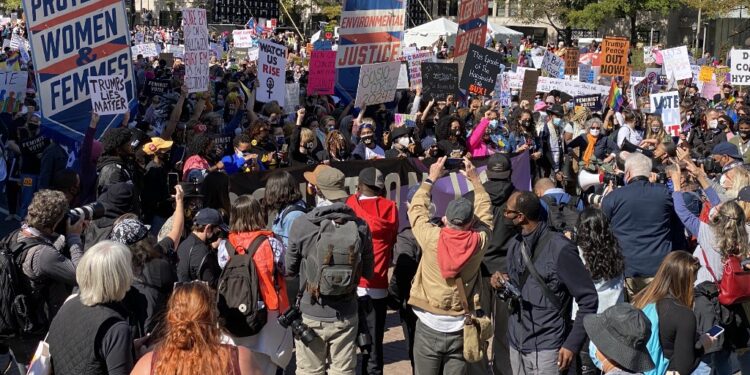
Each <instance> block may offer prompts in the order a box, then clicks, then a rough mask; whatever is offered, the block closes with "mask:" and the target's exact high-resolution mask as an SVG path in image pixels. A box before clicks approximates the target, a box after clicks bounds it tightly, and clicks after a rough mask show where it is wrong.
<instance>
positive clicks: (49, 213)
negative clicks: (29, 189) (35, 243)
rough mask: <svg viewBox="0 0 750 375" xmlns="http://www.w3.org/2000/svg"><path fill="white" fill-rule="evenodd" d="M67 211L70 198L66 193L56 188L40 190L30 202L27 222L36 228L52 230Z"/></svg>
mask: <svg viewBox="0 0 750 375" xmlns="http://www.w3.org/2000/svg"><path fill="white" fill-rule="evenodd" d="M66 212H68V200H67V199H65V194H63V193H62V192H61V191H56V190H47V189H43V190H39V191H38V192H36V194H34V198H33V199H32V200H31V204H29V209H28V214H27V215H26V224H28V225H29V226H31V227H33V228H36V229H49V230H52V229H54V228H55V226H56V225H57V223H58V222H59V221H60V220H61V219H62V218H63V217H64V216H65V213H66Z"/></svg>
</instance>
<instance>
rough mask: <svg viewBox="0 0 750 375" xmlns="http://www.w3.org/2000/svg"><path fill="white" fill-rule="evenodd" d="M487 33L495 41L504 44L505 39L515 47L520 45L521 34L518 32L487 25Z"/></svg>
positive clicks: (490, 24) (503, 27)
mask: <svg viewBox="0 0 750 375" xmlns="http://www.w3.org/2000/svg"><path fill="white" fill-rule="evenodd" d="M487 33H488V34H489V35H491V36H492V39H493V40H495V41H501V42H503V43H505V40H506V39H510V40H511V41H512V42H513V45H515V46H517V45H519V44H521V38H522V37H523V33H522V32H520V31H516V30H513V29H511V28H509V27H505V26H502V25H495V24H492V23H488V24H487Z"/></svg>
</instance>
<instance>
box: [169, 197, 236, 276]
mask: <svg viewBox="0 0 750 375" xmlns="http://www.w3.org/2000/svg"><path fill="white" fill-rule="evenodd" d="M222 232H224V233H228V232H229V231H228V228H227V227H226V225H225V224H224V219H223V218H222V217H221V214H220V213H219V211H217V210H215V209H213V208H204V209H202V210H200V211H198V213H197V214H196V215H195V217H194V218H193V228H192V231H191V232H190V234H189V235H188V236H187V238H185V240H184V241H182V242H181V243H180V246H179V247H178V248H177V255H178V257H179V259H180V260H179V262H178V263H177V281H179V282H190V281H193V280H200V281H205V282H207V283H208V284H209V285H210V286H211V287H213V288H216V284H217V282H218V281H219V276H220V275H221V268H220V267H219V261H218V258H217V255H216V248H215V246H214V245H218V240H219V237H220V236H221V233H222Z"/></svg>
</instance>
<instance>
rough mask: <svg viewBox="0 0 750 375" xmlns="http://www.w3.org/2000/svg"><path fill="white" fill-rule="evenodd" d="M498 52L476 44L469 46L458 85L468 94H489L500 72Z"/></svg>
mask: <svg viewBox="0 0 750 375" xmlns="http://www.w3.org/2000/svg"><path fill="white" fill-rule="evenodd" d="M501 58H502V57H501V56H500V53H498V52H495V51H490V50H488V49H486V48H482V47H479V46H477V45H471V47H469V53H468V54H467V55H466V64H465V65H464V72H463V74H462V75H461V83H460V87H461V88H462V89H464V90H466V91H467V92H468V93H469V94H474V95H481V96H489V95H490V93H491V92H492V90H494V89H495V80H497V75H498V74H500V65H501V64H500V59H501Z"/></svg>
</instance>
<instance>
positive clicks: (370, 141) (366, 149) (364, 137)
mask: <svg viewBox="0 0 750 375" xmlns="http://www.w3.org/2000/svg"><path fill="white" fill-rule="evenodd" d="M352 155H353V156H354V159H357V160H372V159H383V158H385V151H383V148H382V147H380V146H378V144H377V142H376V140H375V125H374V122H373V121H372V119H369V118H365V119H363V120H362V125H360V127H359V144H357V146H356V147H354V151H352Z"/></svg>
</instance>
